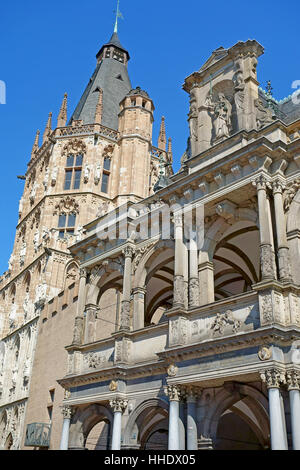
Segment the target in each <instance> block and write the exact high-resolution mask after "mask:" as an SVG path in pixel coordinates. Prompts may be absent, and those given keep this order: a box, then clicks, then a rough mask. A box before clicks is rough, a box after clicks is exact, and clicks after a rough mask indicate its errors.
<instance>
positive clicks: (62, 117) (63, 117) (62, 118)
mask: <svg viewBox="0 0 300 470" xmlns="http://www.w3.org/2000/svg"><path fill="white" fill-rule="evenodd" d="M67 102H68V95H67V93H65V95H64V99H63V102H62V105H61V108H60V111H59V114H58V118H57V127H65V125H66V123H67Z"/></svg>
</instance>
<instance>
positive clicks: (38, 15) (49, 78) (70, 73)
mask: <svg viewBox="0 0 300 470" xmlns="http://www.w3.org/2000/svg"><path fill="white" fill-rule="evenodd" d="M116 3H117V2H116V0H105V1H103V0H86V1H85V2H82V1H78V0H72V1H71V0H60V1H58V0H51V2H42V1H41V0H39V1H38V0H27V1H26V2H25V1H24V0H17V1H14V0H11V1H10V2H8V1H6V2H2V5H1V15H0V58H1V61H0V80H3V81H5V83H6V86H7V104H6V105H0V157H1V162H2V166H1V167H2V171H1V184H0V196H1V197H0V203H1V213H2V225H1V231H0V244H1V258H0V273H2V272H4V271H5V270H6V269H7V261H8V259H9V256H10V253H11V251H12V247H13V242H14V236H15V226H16V224H17V211H18V203H19V199H20V197H21V195H22V192H23V185H24V183H23V182H22V181H20V180H17V175H22V174H25V172H26V167H27V162H28V161H29V159H30V152H31V148H32V144H33V140H34V135H35V132H36V130H37V129H40V130H41V132H43V130H44V126H45V124H46V120H47V116H48V113H49V112H50V111H53V113H54V122H55V123H56V117H57V113H58V110H59V107H60V104H61V101H62V98H63V94H64V92H65V91H67V92H68V95H69V103H68V111H69V116H70V115H71V112H72V111H73V110H74V108H75V106H76V104H77V102H78V100H79V98H80V96H81V94H82V92H83V90H84V88H85V86H86V84H87V82H88V80H89V78H90V76H91V74H92V73H93V70H94V68H95V65H96V59H95V55H96V53H97V52H98V50H99V49H100V47H101V45H102V44H103V43H105V42H106V41H107V40H108V39H109V38H110V36H111V34H112V31H113V26H114V13H113V11H114V10H115V9H116ZM120 10H121V12H122V13H123V16H124V21H123V20H120V25H119V36H120V39H121V42H122V44H123V45H124V47H126V48H127V49H128V51H129V52H130V55H131V60H130V63H129V74H130V77H131V81H132V84H133V86H141V87H142V88H143V89H145V90H146V91H147V92H148V93H149V95H150V97H151V98H152V99H153V101H154V104H155V107H156V110H155V123H154V141H153V143H154V145H156V143H157V135H158V131H159V124H160V118H161V116H162V115H164V116H165V117H166V128H167V135H168V137H169V136H171V137H172V138H173V149H174V159H175V165H174V166H175V170H176V169H178V163H179V161H180V157H181V155H182V154H183V152H184V150H185V147H186V140H187V137H188V127H187V120H186V119H187V112H188V95H187V94H186V93H185V92H184V91H183V90H182V84H183V82H184V79H185V77H186V76H188V75H189V74H190V73H192V72H193V71H195V70H197V69H199V68H200V66H201V65H202V64H203V63H204V61H205V60H206V59H207V58H208V57H209V56H210V54H211V52H212V51H213V50H215V49H216V48H218V47H220V46H223V47H225V48H226V47H230V46H232V45H233V44H235V43H236V42H237V41H239V40H242V41H245V40H247V39H256V40H257V41H259V42H260V43H261V44H262V45H263V46H264V47H265V55H264V56H262V57H261V58H260V60H259V66H258V79H259V81H260V83H261V86H263V87H265V84H266V81H267V80H269V79H270V80H271V82H272V86H273V88H274V96H275V97H276V98H278V99H281V98H283V97H285V96H287V95H289V94H291V93H292V92H293V90H292V89H291V84H292V82H293V81H294V80H300V70H299V63H300V60H299V59H300V57H299V56H300V52H299V51H300V48H299V3H298V1H286V2H282V1H278V0H277V1H276V0H274V1H272V2H271V1H269V0H267V1H257V0H252V1H251V2H242V1H235V0H234V1H230V2H224V1H219V0H215V1H214V2H201V1H198V0H189V1H188V2H183V1H179V0H173V1H171V0H164V1H161V0H160V1H159V0H151V1H147V2H146V1H138V0H121V1H120Z"/></svg>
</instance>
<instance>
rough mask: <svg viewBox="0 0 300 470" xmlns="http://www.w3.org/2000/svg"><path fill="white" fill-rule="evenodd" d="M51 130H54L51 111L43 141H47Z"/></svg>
mask: <svg viewBox="0 0 300 470" xmlns="http://www.w3.org/2000/svg"><path fill="white" fill-rule="evenodd" d="M51 132H52V113H49V116H48V121H47V124H46V127H45V131H44V135H43V143H44V142H46V140H47V139H48V137H49V135H50V134H51Z"/></svg>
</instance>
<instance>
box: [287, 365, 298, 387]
mask: <svg viewBox="0 0 300 470" xmlns="http://www.w3.org/2000/svg"><path fill="white" fill-rule="evenodd" d="M286 382H287V385H288V390H289V391H290V390H300V371H299V370H289V371H288V372H287V373H286Z"/></svg>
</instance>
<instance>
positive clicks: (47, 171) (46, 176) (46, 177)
mask: <svg viewBox="0 0 300 470" xmlns="http://www.w3.org/2000/svg"><path fill="white" fill-rule="evenodd" d="M48 181H49V167H48V166H47V168H46V171H45V176H44V181H43V185H44V188H45V191H47V188H48Z"/></svg>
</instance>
